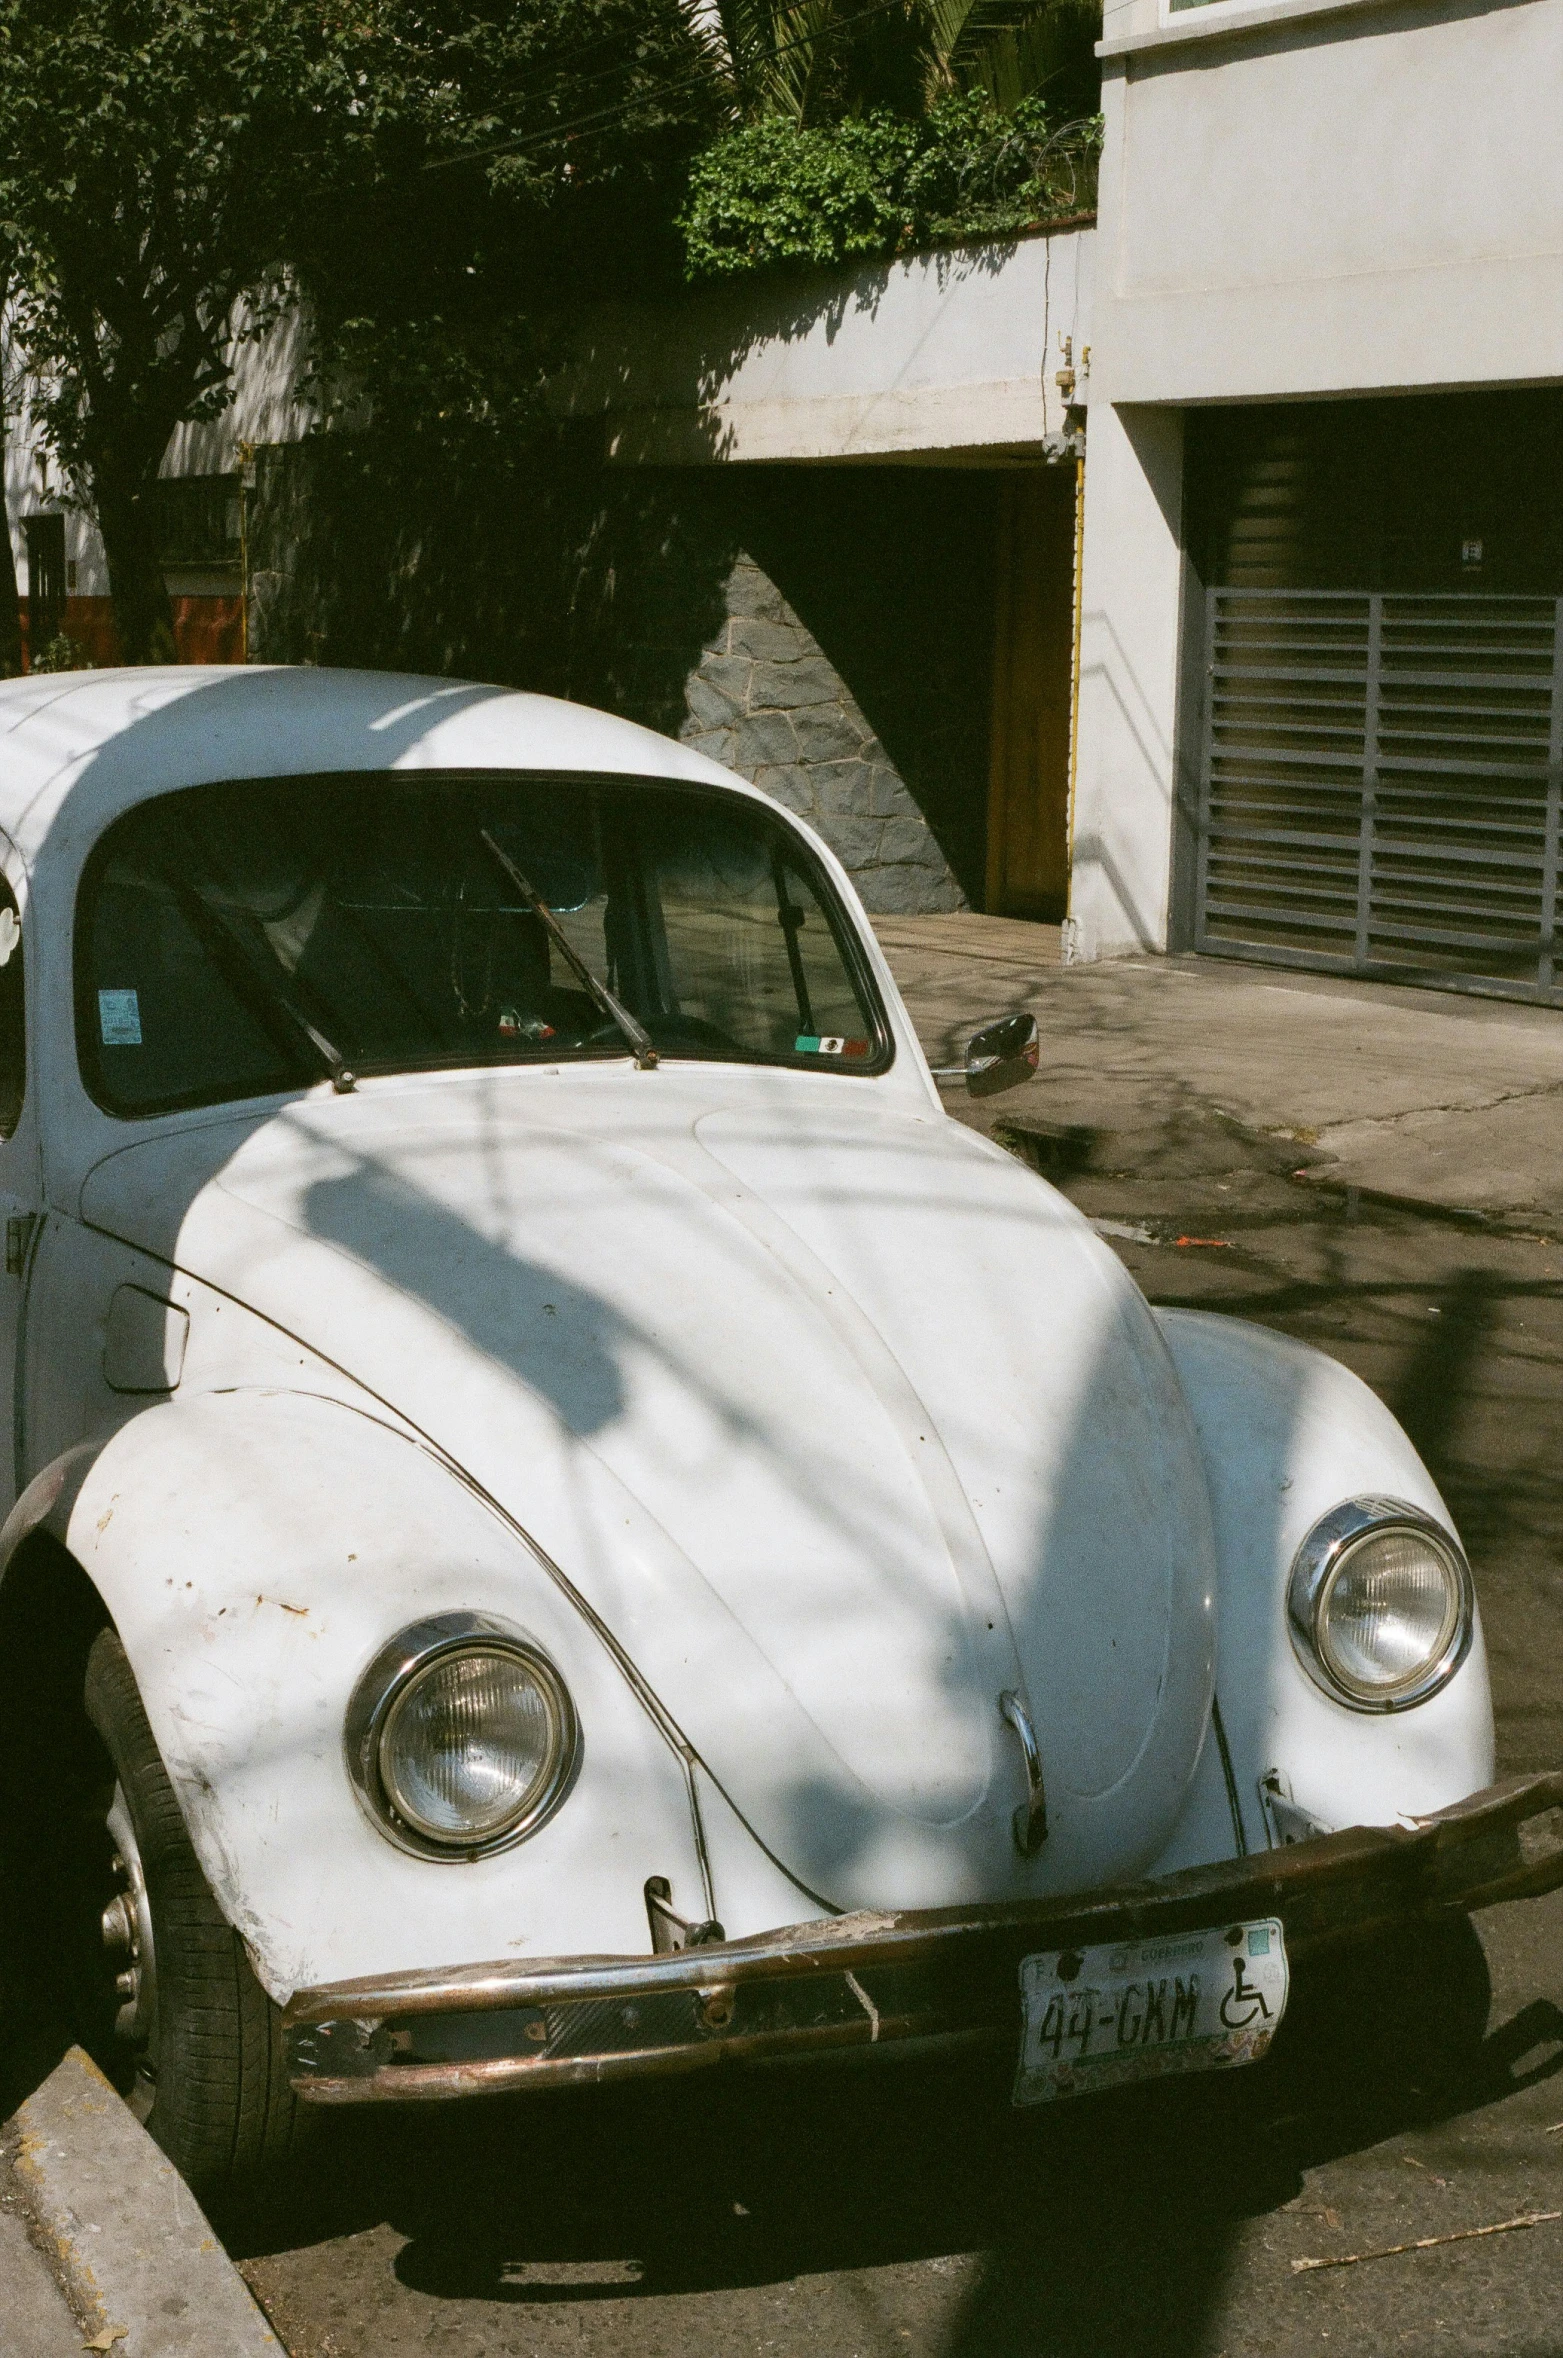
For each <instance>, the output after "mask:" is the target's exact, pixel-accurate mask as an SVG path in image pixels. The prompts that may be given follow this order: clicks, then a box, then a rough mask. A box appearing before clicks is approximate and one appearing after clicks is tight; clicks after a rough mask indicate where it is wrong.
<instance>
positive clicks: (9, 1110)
mask: <svg viewBox="0 0 1563 2358" xmlns="http://www.w3.org/2000/svg"><path fill="white" fill-rule="evenodd" d="M26 1086H27V1027H26V1020H25V1008H24V1005H23V996H22V920H21V917H20V915H19V914H18V911H17V906H16V895H15V893H14V892H13V891H12V890H11V887H10V886H9V885H8V884H7V882H6V880H5V878H4V877H3V876H0V1138H9V1137H10V1135H11V1133H12V1131H13V1130H14V1129H15V1128H16V1125H17V1123H18V1122H19V1121H20V1120H21V1118H22V1092H23V1090H24V1089H25V1088H26Z"/></svg>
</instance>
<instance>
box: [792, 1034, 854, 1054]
mask: <svg viewBox="0 0 1563 2358" xmlns="http://www.w3.org/2000/svg"><path fill="white" fill-rule="evenodd" d="M792 1045H793V1051H794V1053H795V1054H796V1055H798V1056H866V1055H867V1054H868V1042H867V1041H866V1040H843V1039H840V1038H838V1037H837V1036H836V1035H835V1034H833V1033H830V1032H800V1033H799V1034H798V1036H797V1038H796V1039H795V1040H794V1041H793V1044H792Z"/></svg>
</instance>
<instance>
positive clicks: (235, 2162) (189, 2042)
mask: <svg viewBox="0 0 1563 2358" xmlns="http://www.w3.org/2000/svg"><path fill="white" fill-rule="evenodd" d="M82 1699H83V1702H84V1704H85V1707H86V1712H87V1717H88V1718H89V1719H90V1720H91V1722H92V1724H93V1726H94V1727H95V1728H96V1729H97V1731H98V1734H99V1736H100V1737H101V1738H102V1740H103V1743H104V1746H105V1748H106V1749H107V1751H108V1754H109V1757H110V1759H111V1760H112V1762H113V1765H114V1772H115V1774H116V1776H117V1777H118V1779H119V1783H120V1787H121V1790H122V1791H123V1793H124V1796H125V1802H126V1805H127V1808H128V1810H129V1814H130V1820H131V1823H132V1825H133V1826H134V1828H135V1833H136V1840H137V1843H138V1844H139V1847H140V1851H141V1864H142V1870H143V1873H144V1875H145V1878H146V1889H147V1898H148V1902H149V1904H150V1909H151V1916H152V1927H153V1938H154V1948H155V1955H156V1975H157V2029H156V2037H155V2050H156V2051H155V2056H153V2057H151V2058H146V2059H143V2068H144V2069H145V2066H146V2064H148V2063H150V2066H151V2081H150V2087H149V2089H148V2091H147V2092H148V2093H149V2094H150V2098H151V2101H150V2105H148V2106H145V2107H143V2106H138V2107H137V2109H138V2110H141V2111H142V2112H143V2117H144V2119H145V2121H146V2125H147V2127H148V2129H149V2130H150V2131H151V2133H152V2135H153V2136H154V2137H155V2138H156V2139H157V2142H158V2144H159V2145H160V2146H161V2147H162V2148H163V2151H164V2152H165V2153H166V2154H167V2155H168V2158H169V2160H170V2161H171V2162H173V2164H174V2166H175V2167H176V2169H178V2171H179V2172H180V2174H181V2176H183V2177H184V2178H185V2179H186V2180H187V2181H188V2183H189V2184H190V2185H191V2186H192V2187H193V2188H194V2190H195V2192H196V2194H197V2195H198V2197H199V2198H200V2199H201V2200H202V2201H203V2202H207V2203H214V2204H221V2203H223V2202H225V2201H229V2200H233V2199H246V2200H247V2199H249V2198H251V2197H253V2196H256V2195H258V2194H260V2193H262V2192H263V2191H265V2190H267V2189H268V2188H269V2187H271V2186H272V2185H273V2184H274V2183H275V2181H276V2180H277V2179H278V2177H279V2176H280V2175H281V2171H282V2167H283V2165H284V2164H285V2163H287V2162H288V2161H289V2160H290V2159H291V2157H292V2156H293V2154H294V2152H295V2150H296V2148H297V2147H298V2145H299V2143H300V2141H301V2130H302V2126H303V2124H302V2120H301V2108H300V2106H299V2104H298V2101H297V2099H296V2098H295V2097H294V2095H293V2092H292V2090H291V2089H290V2088H289V2086H288V2079H287V2071H286V2062H285V2056H284V2050H283V2040H282V2016H281V2013H280V2011H279V2009H278V2008H277V2007H276V2006H275V2005H274V2004H273V2003H272V2001H271V1999H270V1998H269V1997H268V1996H267V1995H266V1992H265V1991H264V1990H263V1989H262V1988H261V1986H260V1983H259V1982H258V1981H257V1980H256V1978H255V1975H254V1973H253V1972H252V1970H251V1968H250V1962H249V1959H248V1957H247V1956H246V1955H245V1952H244V1944H243V1942H242V1941H241V1940H240V1938H239V1936H238V1934H237V1933H236V1932H235V1931H234V1929H233V1927H232V1925H231V1924H229V1922H228V1921H227V1918H226V1917H225V1916H224V1915H223V1913H222V1910H221V1909H220V1908H219V1907H218V1905H217V1902H216V1900H215V1899H214V1898H213V1896H212V1893H211V1890H210V1888H209V1887H208V1885H207V1881H206V1878H205V1876H204V1875H203V1874H202V1872H201V1865H200V1861H199V1860H198V1859H197V1857H196V1855H195V1849H194V1846H193V1845H192V1843H191V1840H190V1836H189V1832H188V1830H187V1828H186V1826H185V1821H184V1817H183V1814H182V1812H181V1810H180V1807H179V1802H178V1799H177V1797H176V1795H175V1793H174V1788H173V1786H172V1784H171V1783H170V1781H169V1777H168V1771H167V1770H166V1769H165V1768H164V1766H163V1762H162V1757H161V1755H160V1754H159V1752H158V1749H157V1744H156V1741H155V1739H154V1737H153V1734H152V1730H151V1727H150V1725H149V1723H148V1720H147V1715H146V1711H145V1708H144V1707H143V1704H142V1701H141V1695H140V1691H139V1689H138V1688H137V1686H136V1681H135V1677H134V1674H133V1673H132V1671H131V1667H130V1664H129V1661H128V1660H127V1658H126V1655H125V1649H124V1647H123V1646H122V1645H121V1644H120V1641H119V1637H118V1634H117V1632H116V1631H114V1630H112V1629H105V1630H101V1631H100V1632H99V1634H98V1635H97V1637H96V1638H94V1640H93V1642H92V1648H91V1651H90V1652H89V1654H88V1656H87V1669H86V1678H85V1681H84V1689H83V1697H82Z"/></svg>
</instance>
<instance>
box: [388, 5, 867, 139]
mask: <svg viewBox="0 0 1563 2358" xmlns="http://www.w3.org/2000/svg"><path fill="white" fill-rule="evenodd" d="M906 6H907V0H870V5H869V6H868V7H866V8H862V9H859V10H858V11H857V13H856V14H855V15H854V16H851V17H849V18H847V19H845V20H843V21H842V22H841V27H840V29H841V30H842V31H843V32H845V33H852V32H855V31H856V30H857V28H858V27H859V26H860V25H864V24H867V23H869V22H870V20H871V19H873V18H874V17H879V16H886V15H888V14H889V13H890V12H891V11H892V10H901V11H904V10H905V8H906ZM820 38H821V36H820V35H818V34H815V33H807V34H798V35H796V36H795V37H794V38H793V39H792V40H790V41H779V42H778V43H777V44H776V46H775V48H774V49H773V50H772V51H771V52H770V60H771V61H774V60H775V59H777V58H780V57H785V56H787V55H789V54H790V53H791V51H793V50H794V49H806V48H809V47H811V46H813V45H814V43H815V42H816V41H818V40H819V39H820ZM611 70H612V69H611V68H610V69H609V71H611ZM709 70H710V69H709V68H708V67H701V68H700V69H699V70H698V71H696V72H694V73H690V74H682V75H679V76H676V77H675V78H674V79H672V80H671V81H667V82H662V83H653V84H652V85H651V87H650V88H649V89H647V90H642V91H640V92H639V93H637V94H635V95H633V96H627V97H625V98H622V99H617V100H615V101H614V102H613V103H612V104H611V105H609V106H602V107H597V108H594V109H593V110H592V111H591V112H590V113H588V114H584V115H578V116H576V117H575V118H574V119H573V120H572V121H569V122H564V123H554V124H550V125H549V127H548V129H547V130H544V131H531V132H525V133H522V134H520V135H519V136H517V137H515V138H513V139H503V140H496V141H495V142H494V143H493V144H492V145H491V146H489V147H469V148H464V149H463V150H462V152H461V153H460V154H459V155H453V156H437V157H435V158H433V159H432V160H431V161H430V162H428V163H426V164H425V165H424V166H423V167H422V168H423V170H424V171H425V172H448V171H451V170H452V169H454V167H455V166H457V165H458V164H480V163H487V162H490V161H491V160H492V159H494V158H495V157H497V156H514V155H523V154H525V153H527V152H528V151H529V150H530V149H533V148H537V147H546V146H548V145H550V144H551V143H552V142H553V141H555V140H560V139H574V138H578V137H580V136H581V135H583V134H584V133H588V132H591V131H594V130H601V129H604V128H605V127H606V126H607V125H608V124H610V123H615V122H618V121H619V120H621V119H622V117H623V116H624V114H625V113H626V112H627V111H628V110H630V109H632V108H634V107H640V106H651V105H654V104H655V103H657V101H659V100H661V99H666V98H674V97H677V96H678V95H679V93H680V92H681V91H686V90H692V89H694V88H695V87H696V86H697V85H701V84H704V82H705V81H706V78H707V75H708V73H709ZM592 79H593V80H596V81H604V80H606V79H607V74H598V75H595V76H593V77H592ZM686 119H687V118H686Z"/></svg>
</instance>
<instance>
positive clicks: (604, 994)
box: [478, 827, 658, 1073]
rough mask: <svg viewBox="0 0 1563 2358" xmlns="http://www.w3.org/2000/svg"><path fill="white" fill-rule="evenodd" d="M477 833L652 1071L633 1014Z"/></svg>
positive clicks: (647, 1039)
mask: <svg viewBox="0 0 1563 2358" xmlns="http://www.w3.org/2000/svg"><path fill="white" fill-rule="evenodd" d="M478 832H479V834H480V835H481V836H482V838H483V843H484V847H485V849H486V850H488V851H490V852H492V853H493V855H494V858H495V859H496V860H497V861H498V862H499V865H500V866H501V868H503V870H504V872H505V874H506V875H507V876H508V877H509V879H510V881H511V883H512V884H513V885H514V886H515V888H516V890H517V892H518V893H519V894H520V895H521V898H522V899H523V900H524V901H525V903H526V905H527V907H528V908H529V909H530V910H531V911H532V914H533V916H534V917H539V918H541V920H542V922H543V925H544V927H545V928H546V930H547V933H548V935H549V938H550V940H552V941H556V942H557V943H558V945H559V948H560V950H561V951H562V952H563V954H564V957H565V958H566V960H567V961H568V963H569V966H570V971H571V972H572V974H574V976H575V978H576V980H577V982H579V983H580V984H581V985H582V987H583V988H584V989H585V990H587V991H589V992H590V993H591V996H592V998H593V999H594V1000H595V1001H596V1003H597V1005H598V1006H599V1007H600V1008H601V1009H602V1012H603V1014H604V1015H606V1016H607V1017H608V1018H609V1020H610V1021H611V1022H613V1023H615V1024H617V1025H618V1028H619V1030H620V1031H621V1032H622V1033H623V1034H624V1037H625V1039H626V1040H627V1041H628V1042H629V1045H630V1047H631V1048H632V1049H633V1051H634V1055H635V1062H636V1064H637V1065H638V1066H639V1068H640V1070H641V1071H642V1072H643V1073H649V1072H655V1070H656V1067H657V1063H658V1057H657V1051H656V1049H655V1048H654V1047H653V1045H652V1040H651V1034H650V1033H649V1032H648V1031H647V1030H646V1028H645V1026H644V1025H643V1024H642V1023H640V1022H639V1021H638V1019H637V1018H636V1017H635V1016H633V1015H631V1013H630V1011H629V1009H628V1008H627V1007H626V1006H625V1004H624V1002H623V1000H622V999H619V998H616V997H615V996H614V994H613V992H612V991H610V990H609V988H608V986H607V984H606V983H605V982H599V981H598V979H597V977H596V975H595V974H593V972H592V970H591V968H590V967H589V966H588V965H587V963H586V961H585V959H584V958H582V957H581V956H580V955H579V953H578V952H577V951H576V949H575V948H574V946H573V944H572V943H571V941H570V938H569V936H568V934H567V933H566V932H565V930H564V927H563V926H562V925H561V924H560V922H559V920H558V918H557V917H556V916H555V915H554V913H553V911H552V909H550V907H549V906H548V903H547V902H546V901H545V900H544V898H543V896H542V894H541V893H540V892H539V891H538V889H537V887H536V885H535V884H529V883H528V882H527V880H526V878H525V877H524V876H523V875H522V873H521V871H520V869H519V868H518V867H517V866H516V864H515V861H514V860H513V859H512V858H511V857H510V854H509V853H508V852H507V851H504V850H502V849H501V848H500V846H499V845H498V844H497V843H496V842H495V840H494V838H493V836H492V835H490V833H489V831H488V829H487V828H486V827H481V828H479V830H478Z"/></svg>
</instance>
